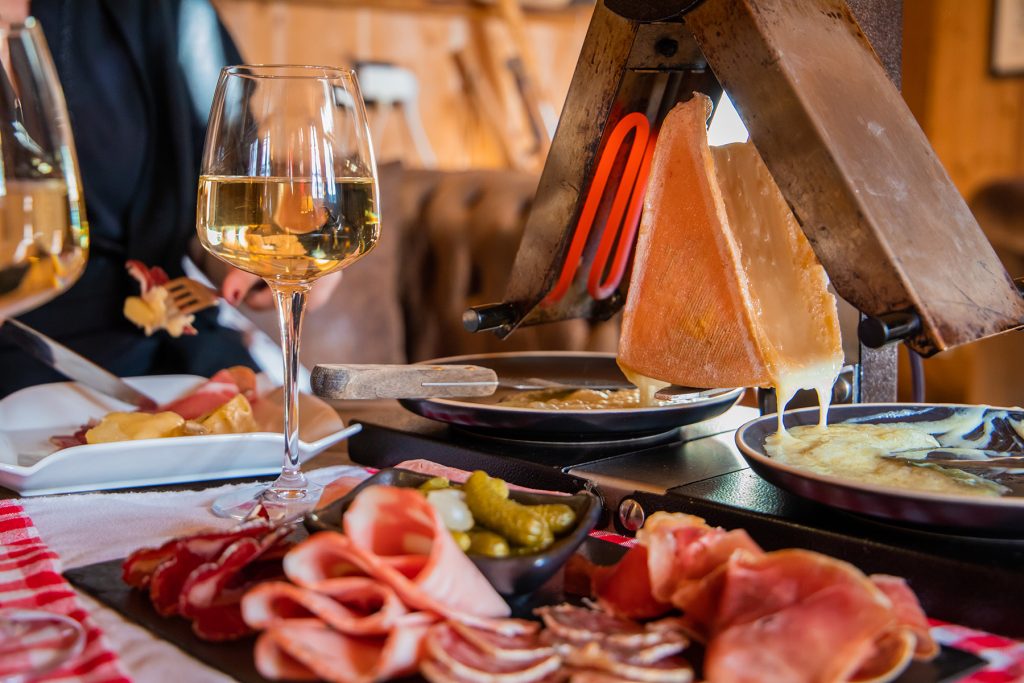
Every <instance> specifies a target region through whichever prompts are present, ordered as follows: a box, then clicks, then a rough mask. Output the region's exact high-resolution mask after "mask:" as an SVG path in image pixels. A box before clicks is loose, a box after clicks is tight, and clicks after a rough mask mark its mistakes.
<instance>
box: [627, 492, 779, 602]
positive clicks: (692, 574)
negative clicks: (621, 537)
mask: <svg viewBox="0 0 1024 683" xmlns="http://www.w3.org/2000/svg"><path fill="white" fill-rule="evenodd" d="M637 539H638V540H639V541H640V544H641V545H642V546H644V547H645V548H646V549H647V554H648V560H647V568H648V573H649V576H650V585H651V592H652V595H653V596H654V599H656V600H659V601H662V602H669V603H671V604H673V605H675V606H676V607H678V608H680V609H682V610H683V611H684V612H685V611H687V610H688V609H689V606H690V602H691V601H692V600H693V597H694V596H695V595H696V594H697V593H698V592H699V591H700V584H701V581H702V580H703V579H704V578H705V577H706V576H708V575H709V574H711V573H712V572H713V571H714V570H716V569H717V568H718V567H720V566H721V565H723V564H725V562H726V561H728V559H729V558H730V557H732V555H733V554H734V553H737V552H745V553H748V554H751V555H760V554H762V552H763V551H762V550H761V548H760V546H758V545H757V544H756V543H755V542H754V540H753V539H751V538H750V536H749V535H747V532H746V531H743V530H742V529H735V530H732V531H725V530H724V529H722V528H718V527H710V526H708V525H707V524H706V523H705V522H704V520H703V519H701V518H700V517H696V516H694V515H687V514H683V513H678V512H676V513H668V512H656V513H654V514H653V515H651V517H650V519H649V520H647V523H646V524H645V525H644V527H643V529H641V530H640V531H639V532H638V533H637Z"/></svg>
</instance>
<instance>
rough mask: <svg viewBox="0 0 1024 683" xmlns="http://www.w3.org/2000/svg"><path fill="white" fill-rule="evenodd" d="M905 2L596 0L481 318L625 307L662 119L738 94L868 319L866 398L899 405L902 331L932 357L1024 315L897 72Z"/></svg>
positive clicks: (768, 159) (863, 374) (781, 179)
mask: <svg viewBox="0 0 1024 683" xmlns="http://www.w3.org/2000/svg"><path fill="white" fill-rule="evenodd" d="M901 5H902V3H901V2H894V1H893V0H850V6H849V7H848V6H847V5H846V4H845V3H844V2H843V0H696V1H695V0H598V2H597V5H596V8H595V11H594V15H593V18H592V20H591V23H590V27H589V29H588V33H587V36H586V39H585V42H584V44H583V48H582V51H581V54H580V58H579V63H578V65H577V67H576V71H575V73H574V76H573V80H572V83H571V86H570V89H569V92H568V96H567V98H566V101H565V105H564V107H563V111H562V116H561V119H560V121H559V125H558V129H557V131H556V133H555V137H554V140H553V142H552V146H551V151H550V154H549V156H548V158H547V161H546V164H545V167H544V171H543V173H542V175H541V179H540V185H539V187H538V191H537V195H536V198H535V201H534V204H533V207H532V211H531V214H530V216H529V219H528V221H527V224H526V228H525V232H524V235H523V238H522V242H521V244H520V247H519V252H518V254H517V256H516V260H515V264H514V267H513V271H512V273H511V277H510V281H509V283H508V285H507V288H506V292H505V301H504V302H502V303H498V304H490V305H485V306H478V307H474V308H472V309H469V310H468V311H466V314H465V316H464V323H465V326H466V327H467V329H469V330H470V331H483V330H493V331H494V332H495V333H496V334H497V335H498V336H499V337H505V336H507V335H509V334H511V333H512V332H513V331H514V330H515V329H516V328H518V327H519V326H521V325H536V324H542V323H546V322H553V321H557V320H564V319H568V318H596V319H603V318H608V317H610V316H612V315H613V314H614V313H615V312H616V311H618V310H619V309H620V308H621V307H622V305H623V303H624V301H625V287H626V284H627V283H628V267H629V264H630V259H631V250H632V246H633V242H634V241H635V232H636V224H637V222H638V220H639V212H640V208H641V204H642V195H643V189H644V184H645V182H646V169H647V164H648V162H649V160H650V152H651V151H652V150H653V144H654V140H656V137H657V129H658V125H659V123H660V121H661V120H662V119H663V117H664V116H665V114H666V113H667V112H668V111H669V110H670V109H671V108H672V106H673V105H674V104H676V103H677V102H679V101H682V100H685V99H688V98H689V97H690V96H691V93H693V92H694V91H700V92H703V93H705V94H707V95H709V96H710V97H711V98H712V100H718V99H719V95H720V94H721V92H722V89H723V88H724V89H725V91H727V92H728V94H729V97H730V99H731V100H732V101H733V102H734V104H735V106H736V109H737V111H738V113H739V114H740V118H741V119H742V120H743V123H744V124H745V125H746V127H747V130H748V131H749V133H750V136H751V139H752V141H753V143H754V144H755V146H756V147H757V149H758V151H759V152H760V153H761V156H762V157H763V158H764V161H765V163H766V165H767V166H768V168H769V170H770V171H771V173H772V175H773V176H774V178H775V180H776V182H777V183H778V185H779V187H780V188H781V190H782V193H783V195H784V196H785V197H786V199H787V201H788V202H789V204H790V205H791V207H792V208H793V212H794V214H795V215H796V217H797V219H798V220H799V222H800V224H801V226H802V227H803V230H804V232H805V233H806V234H807V237H808V239H809V240H810V243H811V245H812V247H813V248H814V251H815V253H816V254H817V255H818V258H819V259H820V260H821V262H822V264H823V265H824V267H825V270H826V272H827V273H828V275H829V277H830V279H831V281H832V284H833V286H834V288H835V290H836V291H837V293H838V294H839V295H840V296H841V297H842V298H843V299H845V300H846V301H847V302H849V304H852V306H853V307H854V308H855V309H856V310H857V311H859V314H860V316H859V317H860V324H859V337H860V341H859V344H858V345H857V346H858V351H859V358H858V359H857V360H856V361H855V365H854V368H855V373H856V376H855V377H853V378H849V379H848V380H847V381H848V384H849V386H851V387H853V388H854V391H853V392H852V393H853V396H852V398H853V400H859V401H888V400H894V399H895V395H896V354H895V350H894V348H893V347H892V346H889V347H887V348H876V347H880V346H883V345H884V344H885V343H887V342H890V341H896V340H899V339H902V340H905V341H906V342H907V344H908V345H909V346H910V347H911V348H912V349H914V350H915V351H917V352H918V353H920V354H922V355H925V356H927V355H932V354H934V353H937V352H939V351H943V350H946V349H949V348H952V347H954V346H957V345H960V344H964V343H968V342H971V341H974V340H976V339H980V338H982V337H986V336H989V335H993V334H998V333H1000V332H1003V331H1006V330H1009V329H1013V328H1015V327H1017V326H1019V325H1021V324H1024V301H1022V299H1021V296H1020V294H1019V293H1018V290H1017V288H1016V286H1015V285H1014V283H1013V281H1012V280H1011V279H1010V277H1009V276H1008V275H1007V273H1006V271H1005V270H1004V269H1003V267H1002V265H1001V264H1000V262H999V260H998V258H997V257H996V254H995V252H994V251H993V249H992V247H991V246H990V245H989V243H988V241H987V240H986V239H985V237H984V235H983V233H982V231H981V229H980V228H979V226H978V224H977V222H976V221H975V219H974V218H973V216H972V215H971V213H970V211H969V210H968V208H967V205H966V203H965V202H964V200H963V198H962V197H961V196H960V194H959V193H958V191H957V190H956V188H955V187H954V185H953V183H952V181H951V180H950V178H949V176H948V175H947V173H946V172H945V170H944V169H943V168H942V165H941V164H940V163H939V160H938V158H937V157H936V155H935V153H934V151H933V150H932V148H931V146H930V145H929V143H928V141H927V139H926V138H925V135H924V133H923V132H922V131H921V129H920V128H919V127H918V125H917V123H916V121H915V120H914V118H913V115H912V114H911V113H910V111H909V109H908V108H907V106H906V104H905V103H904V101H903V99H902V97H901V96H900V93H899V91H898V89H897V86H896V84H895V83H894V81H895V82H898V78H899V60H900V43H901V26H902V17H901V13H902V6H901ZM852 10H853V11H852ZM855 14H856V16H857V17H858V18H859V19H860V20H861V22H862V24H863V26H864V29H863V30H862V28H861V24H859V23H858V21H857V19H856V18H855ZM865 31H867V32H868V35H865ZM869 37H870V42H869ZM873 48H874V49H873ZM602 224H603V225H604V228H603V229H601V228H599V227H598V226H600V225H602ZM849 355H850V354H849V351H848V359H849Z"/></svg>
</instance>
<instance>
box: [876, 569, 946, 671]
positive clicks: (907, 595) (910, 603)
mask: <svg viewBox="0 0 1024 683" xmlns="http://www.w3.org/2000/svg"><path fill="white" fill-rule="evenodd" d="M871 582H872V583H874V584H875V585H876V586H878V588H879V589H880V590H881V591H882V592H883V593H885V595H886V597H887V598H889V600H890V601H891V602H892V606H893V610H895V613H896V620H897V622H898V623H899V625H900V627H902V628H906V629H908V630H909V631H910V632H911V633H913V634H914V637H915V639H916V644H915V646H914V657H915V658H916V659H925V660H927V659H932V658H933V657H935V656H936V655H938V654H939V644H938V643H936V642H935V639H934V638H932V633H931V628H930V627H929V626H928V617H927V616H925V613H924V610H923V609H921V603H920V602H918V600H917V596H916V595H914V591H912V590H911V589H910V586H909V585H907V581H906V579H903V578H901V577H899V576H889V575H887V574H872V575H871Z"/></svg>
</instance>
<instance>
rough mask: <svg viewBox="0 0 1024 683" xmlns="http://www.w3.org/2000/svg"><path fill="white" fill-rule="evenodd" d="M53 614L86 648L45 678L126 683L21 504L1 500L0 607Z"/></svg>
mask: <svg viewBox="0 0 1024 683" xmlns="http://www.w3.org/2000/svg"><path fill="white" fill-rule="evenodd" d="M4 607H17V608H26V609H39V610H46V611H49V612H55V613H58V614H62V615H64V616H67V617H70V618H72V619H74V620H76V621H78V622H79V623H80V624H82V626H83V627H84V629H85V648H84V650H83V651H82V654H81V655H79V656H78V657H77V658H76V659H75V660H73V661H71V662H69V663H68V664H66V665H64V666H63V667H61V668H60V669H58V670H57V671H54V672H52V673H51V674H49V675H47V676H45V677H44V678H42V679H39V680H42V681H48V682H51V683H52V682H56V681H60V682H61V683H130V679H129V678H128V677H127V676H126V675H125V673H124V671H122V669H121V667H120V665H119V663H118V659H117V655H116V654H115V653H114V652H113V651H112V650H111V649H110V647H109V646H108V645H107V643H106V641H105V639H104V637H103V634H102V632H101V631H100V629H99V627H97V626H96V624H95V623H93V621H92V619H91V618H90V617H89V614H88V612H86V610H85V609H84V608H83V607H82V605H81V603H80V602H79V601H78V598H77V597H76V596H75V593H74V591H73V590H72V588H71V586H70V585H69V584H68V582H67V581H65V580H64V577H63V576H61V575H60V567H59V559H58V558H57V555H56V553H54V552H53V551H52V550H50V548H49V547H47V545H46V544H45V543H43V541H42V540H40V538H39V533H38V532H37V531H36V528H35V526H34V525H33V524H32V520H31V519H30V518H29V516H28V515H27V514H25V511H24V510H23V509H22V507H21V505H20V504H19V503H17V502H16V501H12V500H0V608H4Z"/></svg>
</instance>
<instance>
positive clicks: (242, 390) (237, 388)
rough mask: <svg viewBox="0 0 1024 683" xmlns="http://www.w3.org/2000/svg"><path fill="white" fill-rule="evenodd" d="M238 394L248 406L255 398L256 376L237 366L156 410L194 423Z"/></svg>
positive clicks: (247, 369)
mask: <svg viewBox="0 0 1024 683" xmlns="http://www.w3.org/2000/svg"><path fill="white" fill-rule="evenodd" d="M238 394H243V395H244V396H245V398H246V399H248V400H249V403H253V402H255V401H256V398H257V396H256V373H255V372H253V370H252V369H251V368H247V367H245V366H241V365H239V366H235V367H232V368H227V369H224V370H221V371H220V372H218V373H217V374H215V375H214V376H213V377H211V378H210V379H209V380H207V381H206V382H204V383H203V384H201V385H199V386H198V387H197V388H196V389H194V390H192V391H191V392H189V393H188V394H187V395H185V396H182V397H180V398H177V399H175V400H173V401H171V402H170V403H166V404H164V405H162V406H160V407H159V408H158V410H160V411H170V412H172V413H177V414H178V415H181V416H182V417H183V418H185V419H186V420H196V419H199V418H201V417H203V416H204V415H209V414H210V413H212V412H213V411H215V410H217V408H220V407H221V406H222V405H224V404H225V403H227V402H228V401H230V400H231V399H233V398H234V397H235V396H237V395H238Z"/></svg>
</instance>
